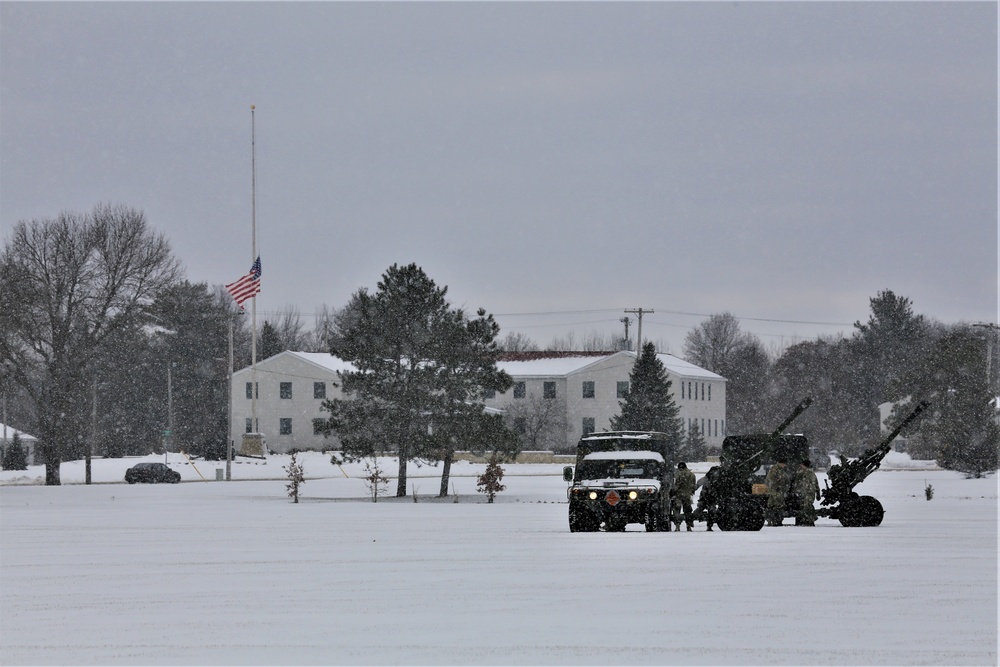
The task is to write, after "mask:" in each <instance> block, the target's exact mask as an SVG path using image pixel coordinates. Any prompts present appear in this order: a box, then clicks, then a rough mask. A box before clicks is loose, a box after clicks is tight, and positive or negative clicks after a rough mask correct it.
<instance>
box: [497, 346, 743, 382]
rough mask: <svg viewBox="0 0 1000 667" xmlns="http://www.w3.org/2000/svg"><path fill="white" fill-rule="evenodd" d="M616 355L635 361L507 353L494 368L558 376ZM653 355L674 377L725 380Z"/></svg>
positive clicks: (580, 354)
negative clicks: (505, 357)
mask: <svg viewBox="0 0 1000 667" xmlns="http://www.w3.org/2000/svg"><path fill="white" fill-rule="evenodd" d="M616 354H620V355H622V356H624V357H627V358H628V363H629V364H630V366H631V364H634V363H635V352H607V353H597V354H595V353H588V352H577V353H574V352H551V353H545V352H540V353H535V354H533V355H531V356H527V355H517V356H515V355H510V356H512V357H514V358H513V359H501V361H498V362H497V367H498V368H500V369H501V370H504V371H507V373H508V374H509V375H510V376H511V377H559V376H565V375H571V374H573V373H577V372H579V371H581V370H583V369H585V368H587V367H588V366H590V365H592V364H596V363H599V362H601V361H604V360H605V359H607V358H609V357H612V356H614V355H616ZM656 356H657V358H659V360H660V362H661V363H662V364H663V366H664V368H666V369H667V371H668V372H670V373H671V374H673V375H676V376H678V377H684V378H702V379H706V380H709V379H710V380H722V381H725V378H723V377H722V376H721V375H718V374H716V373H713V372H711V371H707V370H705V369H704V368H701V367H699V366H695V365H694V364H692V363H690V362H687V361H684V360H683V359H681V358H680V357H675V356H674V355H672V354H658V355H656ZM526 357H527V358H526Z"/></svg>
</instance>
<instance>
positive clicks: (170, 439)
mask: <svg viewBox="0 0 1000 667" xmlns="http://www.w3.org/2000/svg"><path fill="white" fill-rule="evenodd" d="M172 365H173V364H172V363H171V362H169V361H168V362H167V432H166V433H165V434H164V435H165V437H164V438H163V462H164V463H168V461H167V452H169V451H170V448H171V446H172V445H173V444H174V387H173V377H172V371H171V368H170V367H171V366H172Z"/></svg>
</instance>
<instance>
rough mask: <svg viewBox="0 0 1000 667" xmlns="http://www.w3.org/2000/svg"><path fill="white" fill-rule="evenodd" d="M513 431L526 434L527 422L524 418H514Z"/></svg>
mask: <svg viewBox="0 0 1000 667" xmlns="http://www.w3.org/2000/svg"><path fill="white" fill-rule="evenodd" d="M514 430H515V431H517V432H518V433H520V434H521V435H524V434H525V433H527V432H528V421H527V420H526V419H525V418H524V417H515V418H514Z"/></svg>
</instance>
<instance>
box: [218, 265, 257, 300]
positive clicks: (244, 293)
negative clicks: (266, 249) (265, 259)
mask: <svg viewBox="0 0 1000 667" xmlns="http://www.w3.org/2000/svg"><path fill="white" fill-rule="evenodd" d="M226 291H227V292H229V293H230V294H232V295H233V298H234V299H236V305H238V306H239V307H240V309H241V310H242V309H243V302H244V301H246V300H247V299H249V298H251V297H253V296H256V295H257V294H260V256H259V255H258V256H257V259H255V260H254V262H253V266H251V267H250V273H248V274H246V275H245V276H243V277H242V278H240V279H239V280H237V281H236V282H234V283H229V284H228V285H226Z"/></svg>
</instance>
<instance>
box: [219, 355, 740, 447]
mask: <svg viewBox="0 0 1000 667" xmlns="http://www.w3.org/2000/svg"><path fill="white" fill-rule="evenodd" d="M657 356H658V357H659V359H660V361H661V362H662V363H663V366H664V368H665V369H666V371H667V378H668V379H669V380H670V382H671V389H672V390H673V398H674V402H675V403H677V406H678V408H679V413H680V418H681V423H682V428H683V429H684V430H685V431H688V430H690V429H691V428H692V426H693V425H695V424H697V426H698V429H699V430H700V431H701V433H702V436H703V437H704V439H705V442H706V444H707V445H708V446H709V447H712V446H715V447H718V446H721V445H722V440H723V438H724V437H725V436H726V379H725V378H723V377H722V376H720V375H717V374H715V373H712V372H709V371H706V370H705V369H703V368H699V367H698V366H695V365H693V364H690V363H688V362H686V361H684V360H683V359H680V358H678V357H675V356H673V355H670V354H660V355H657ZM634 365H635V352H614V353H608V352H600V353H594V352H526V353H512V354H508V355H505V356H504V357H503V358H502V359H501V361H499V362H498V363H497V366H498V367H499V368H501V369H502V370H504V371H506V372H507V373H508V374H509V375H510V376H511V377H512V378H513V380H514V385H513V387H512V388H511V389H510V390H508V391H507V392H504V393H502V394H493V395H487V396H486V397H485V401H484V402H485V404H486V407H487V409H497V410H500V411H507V410H509V409H511V408H512V406H514V405H516V404H517V403H518V402H520V401H525V402H532V401H541V402H548V401H553V402H554V403H553V405H554V406H555V411H554V414H556V415H558V417H559V421H560V422H561V423H562V424H564V425H565V431H564V433H565V437H564V440H565V449H567V450H572V449H573V448H574V447H575V445H576V442H577V440H579V439H580V437H581V436H582V435H584V434H585V433H590V432H593V431H606V430H609V429H610V428H611V418H612V417H614V416H616V415H618V414H619V413H620V411H621V409H620V405H619V402H620V401H621V400H622V399H623V398H624V396H625V395H626V394H627V393H628V391H629V374H630V373H631V371H632V367H633V366H634ZM343 370H352V366H351V365H350V364H349V363H347V362H345V361H343V360H341V359H338V358H337V357H334V356H333V355H331V354H327V353H323V352H291V351H287V352H282V353H280V354H277V355H275V356H273V357H271V358H269V359H265V360H263V361H259V362H257V370H256V375H257V384H256V386H257V400H256V406H255V407H256V422H254V421H253V418H252V413H253V411H254V405H253V403H254V401H253V400H252V398H251V397H252V395H253V394H252V393H251V392H252V387H253V381H252V374H253V371H252V369H251V368H250V367H247V368H243V369H241V370H239V371H237V372H235V373H234V374H233V420H232V434H231V435H232V439H233V442H234V443H235V445H236V447H237V449H239V448H240V442H241V440H242V437H243V434H244V433H260V434H262V436H263V437H264V442H265V444H266V446H267V448H268V449H269V450H271V451H274V452H279V453H284V452H287V451H289V450H290V449H300V450H305V449H310V450H323V449H333V448H336V446H337V443H336V440H335V439H332V438H326V437H324V436H323V434H322V432H321V430H320V426H321V424H322V422H324V421H326V419H327V418H328V417H329V413H327V412H325V411H323V410H322V409H321V406H322V404H323V401H324V400H325V399H328V398H330V399H332V398H342V397H343V394H342V393H341V392H340V389H339V378H338V376H337V372H338V371H343ZM546 407H547V406H546Z"/></svg>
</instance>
